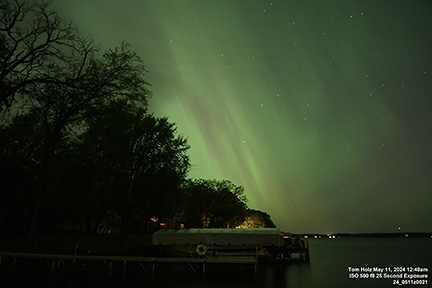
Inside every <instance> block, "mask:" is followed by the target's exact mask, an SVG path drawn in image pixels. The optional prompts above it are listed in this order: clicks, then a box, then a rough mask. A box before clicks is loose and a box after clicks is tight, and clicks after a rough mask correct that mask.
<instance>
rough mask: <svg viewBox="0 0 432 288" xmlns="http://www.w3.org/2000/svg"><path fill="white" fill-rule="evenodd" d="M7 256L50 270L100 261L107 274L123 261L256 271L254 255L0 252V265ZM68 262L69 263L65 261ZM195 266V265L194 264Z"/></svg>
mask: <svg viewBox="0 0 432 288" xmlns="http://www.w3.org/2000/svg"><path fill="white" fill-rule="evenodd" d="M7 258H11V259H13V260H12V264H11V265H10V266H11V267H12V268H14V266H15V263H16V259H17V258H24V259H43V260H46V263H47V265H48V266H49V268H50V269H51V272H55V270H56V269H59V268H60V267H61V268H65V267H69V268H70V269H71V270H73V269H74V267H75V266H76V264H77V262H78V261H80V262H91V261H93V262H94V261H101V264H102V263H103V264H105V265H106V266H107V268H108V275H109V276H110V275H111V272H112V263H113V262H122V263H123V272H126V266H127V263H128V262H138V263H139V264H140V266H141V268H142V269H143V270H144V272H147V269H146V268H145V267H144V265H143V264H145V263H147V264H150V266H151V270H152V272H154V271H155V269H156V264H158V263H187V264H188V265H189V266H190V267H191V268H192V270H193V271H194V272H195V273H198V272H197V271H196V269H195V268H194V266H193V264H194V265H197V264H201V265H202V272H203V273H205V271H206V264H238V265H246V264H248V265H254V268H255V269H254V271H255V273H257V272H258V258H257V257H254V256H236V257H233V256H228V257H204V258H187V257H140V256H108V255H107V256H104V255H77V254H75V255H61V254H39V253H19V252H0V266H2V265H4V264H5V263H4V262H6V259H7ZM67 262H69V263H67ZM195 267H196V266H195Z"/></svg>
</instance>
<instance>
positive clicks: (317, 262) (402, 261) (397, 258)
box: [0, 238, 432, 288]
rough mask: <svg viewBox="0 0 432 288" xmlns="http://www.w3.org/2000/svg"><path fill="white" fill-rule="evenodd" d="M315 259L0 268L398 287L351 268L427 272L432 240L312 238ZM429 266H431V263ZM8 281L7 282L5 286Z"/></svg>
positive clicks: (85, 277)
mask: <svg viewBox="0 0 432 288" xmlns="http://www.w3.org/2000/svg"><path fill="white" fill-rule="evenodd" d="M309 244H310V253H311V262H310V263H307V262H302V261H298V260H292V261H289V262H287V263H268V264H264V265H260V271H259V273H258V274H255V273H254V267H253V265H243V266H239V265H235V264H230V265H210V264H207V265H206V273H205V274H203V273H202V266H200V265H198V266H195V267H194V269H195V270H196V271H197V273H195V272H194V271H193V270H192V269H191V267H189V266H188V264H172V263H171V264H169V263H163V264H162V263H161V264H157V265H156V271H155V272H154V273H152V272H151V270H152V269H151V268H152V267H151V265H150V264H146V265H144V268H145V269H146V270H147V273H146V272H145V271H144V270H143V269H142V267H141V266H140V265H139V264H138V263H128V265H127V269H126V272H125V273H123V263H114V266H113V270H112V271H113V272H112V277H108V268H107V266H106V265H104V264H103V263H101V262H98V263H93V265H86V266H85V267H80V268H82V269H75V270H73V271H71V270H70V269H69V268H68V269H63V270H59V269H57V271H56V273H53V274H52V275H50V265H49V263H48V262H46V261H42V260H33V261H29V260H26V261H24V260H23V259H18V260H17V263H16V265H15V269H13V270H12V269H11V268H10V267H9V268H8V265H11V260H9V261H8V262H5V261H3V267H2V268H1V269H0V273H1V275H0V277H1V279H2V285H1V287H11V288H13V287H20V288H21V287H49V288H51V287H69V288H81V287H107V288H123V287H131V288H134V287H163V288H165V287H202V288H210V287H217V288H219V287H223V288H229V287H236V288H238V287H248V288H250V287H278V288H284V287H318V286H319V287H366V286H367V287H394V286H393V285H392V282H391V280H390V279H349V278H348V267H349V266H352V267H361V266H363V267H368V266H369V267H373V266H381V267H385V266H390V267H392V266H415V267H426V268H428V269H429V270H430V269H431V268H432V267H431V266H430V265H431V264H430V263H431V262H430V259H429V257H430V256H429V255H432V239H428V238H419V239H403V238H397V239H384V238H373V239H331V240H330V239H320V240H316V239H311V240H310V241H309ZM428 265H429V266H428ZM3 284H5V285H3Z"/></svg>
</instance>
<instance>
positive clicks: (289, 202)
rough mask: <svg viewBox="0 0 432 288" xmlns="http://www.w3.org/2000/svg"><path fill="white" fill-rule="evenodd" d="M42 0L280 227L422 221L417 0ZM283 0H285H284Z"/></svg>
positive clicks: (422, 48)
mask: <svg viewBox="0 0 432 288" xmlns="http://www.w3.org/2000/svg"><path fill="white" fill-rule="evenodd" d="M65 2H66V1H62V0H56V1H54V4H55V5H56V6H58V7H60V9H61V12H62V14H63V15H64V16H65V18H67V19H71V20H72V21H73V22H74V24H75V25H76V26H78V28H79V29H80V31H81V32H82V33H83V34H85V35H86V34H90V35H93V39H94V40H95V42H96V43H101V46H102V48H103V49H107V48H111V47H115V46H118V45H120V43H121V41H123V40H125V41H126V42H128V43H130V44H132V48H133V49H134V50H135V51H137V53H138V54H139V55H140V56H141V57H142V58H143V59H144V61H145V62H146V63H147V68H148V70H149V71H150V74H149V75H148V81H149V82H150V83H152V85H153V87H152V89H151V90H152V91H153V93H154V95H153V99H152V100H151V101H150V110H151V111H154V112H155V114H156V115H161V116H168V117H169V118H170V120H171V121H172V122H175V123H177V126H178V130H179V132H180V133H182V134H184V135H185V136H187V137H188V138H189V144H190V145H191V146H192V148H191V150H190V156H191V160H192V165H193V167H192V170H191V172H190V177H193V178H205V179H229V180H231V181H232V182H233V183H235V184H236V185H242V186H244V187H245V192H246V194H247V197H248V199H249V203H248V204H249V206H250V207H251V208H254V209H259V210H262V211H265V212H268V213H269V214H270V215H271V216H272V219H273V220H274V222H275V223H276V225H278V227H279V228H280V229H282V230H285V231H291V232H295V233H302V232H320V233H334V232H398V231H432V222H431V221H430V219H432V212H431V211H432V209H431V204H432V193H431V192H432V191H431V187H432V170H431V169H432V167H431V163H432V150H431V143H432V113H431V111H432V109H431V108H432V100H431V99H432V93H431V92H432V69H431V67H432V66H431V64H432V37H431V35H432V21H431V19H432V18H431V17H430V15H431V12H432V4H431V2H430V1H415V0H414V1H411V0H410V1H408V0H402V1H372V0H366V1H346V0H338V1H321V3H320V1H258V0H256V1H234V0H218V1H185V0H168V1H160V0H146V1H142V0H127V1H100V0H99V1H98V0H76V1H68V3H65ZM296 2H297V3H296Z"/></svg>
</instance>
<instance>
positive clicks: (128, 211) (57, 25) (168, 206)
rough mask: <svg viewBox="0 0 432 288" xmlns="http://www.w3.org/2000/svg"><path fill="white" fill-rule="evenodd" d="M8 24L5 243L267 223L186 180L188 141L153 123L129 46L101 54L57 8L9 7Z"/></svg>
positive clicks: (0, 24) (235, 191)
mask: <svg viewBox="0 0 432 288" xmlns="http://www.w3.org/2000/svg"><path fill="white" fill-rule="evenodd" d="M0 19H1V20H0V44H1V45H0V69H1V70H0V113H1V115H0V117H1V118H0V119H1V122H0V192H1V199H0V202H1V203H2V204H0V225H1V226H0V228H1V229H2V230H3V231H8V232H11V231H15V232H23V231H28V233H29V240H30V241H32V240H33V239H34V236H35V234H36V233H37V232H38V231H51V230H53V229H54V228H55V227H58V226H59V225H60V224H62V223H65V222H69V223H77V224H79V225H80V227H81V228H82V230H86V231H87V232H89V233H95V232H96V230H97V227H98V225H99V223H100V221H101V220H103V219H107V218H109V217H111V218H112V217H114V218H116V219H119V221H120V222H121V223H120V225H121V233H122V234H123V235H126V234H127V232H128V227H130V224H131V223H133V222H136V221H139V220H142V219H150V217H152V216H157V217H159V218H160V217H171V218H173V219H175V221H177V222H178V223H181V224H184V225H186V227H235V226H239V225H241V224H242V223H244V222H245V219H246V217H247V215H248V213H249V214H250V215H255V216H257V217H258V218H260V219H264V218H266V215H267V216H268V214H266V213H264V212H260V211H255V212H254V210H250V209H248V208H247V205H246V197H245V195H244V191H243V188H242V187H238V186H236V185H234V184H233V183H231V182H229V181H227V180H223V181H217V180H203V179H195V180H191V179H188V178H187V174H188V171H189V169H190V160H189V157H188V155H187V152H188V149H189V144H188V143H187V139H186V138H185V137H184V136H182V135H179V134H178V133H177V130H176V126H175V124H174V123H171V122H170V121H169V119H168V118H166V117H156V116H154V115H153V114H151V113H149V112H148V99H149V98H150V97H151V96H152V93H151V92H150V90H149V87H150V84H149V83H148V82H147V81H146V79H145V75H146V73H147V72H148V71H147V70H146V67H145V65H144V62H143V60H142V59H141V58H140V57H139V56H138V55H137V54H136V53H135V52H134V51H132V49H131V47H130V45H129V44H127V43H124V42H123V43H121V44H120V46H119V47H117V48H115V49H110V50H107V51H104V52H102V51H101V50H100V49H99V47H98V46H97V45H95V44H94V43H93V42H92V41H91V40H90V38H88V37H83V36H81V35H80V33H79V32H78V31H77V29H75V28H74V27H73V26H72V25H71V24H70V23H68V22H65V21H63V20H62V19H61V17H60V16H59V13H58V12H57V11H56V10H54V9H52V7H51V5H50V4H49V3H47V2H31V3H30V2H27V1H20V0H14V1H11V0H8V1H2V2H1V3H0ZM262 213H264V214H266V215H264V214H262ZM263 217H264V218H263ZM267 218H268V219H267V220H270V217H267ZM256 222H257V223H258V222H259V221H256ZM264 222H265V221H264ZM264 222H262V223H264ZM263 225H264V224H263ZM271 225H273V224H272V222H271V220H270V222H268V221H267V226H271ZM264 226H265V225H264ZM273 226H274V225H273Z"/></svg>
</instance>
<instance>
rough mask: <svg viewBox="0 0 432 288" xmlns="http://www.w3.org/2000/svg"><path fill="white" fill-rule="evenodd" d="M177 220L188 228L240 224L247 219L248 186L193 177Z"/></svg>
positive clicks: (185, 190) (234, 225)
mask: <svg viewBox="0 0 432 288" xmlns="http://www.w3.org/2000/svg"><path fill="white" fill-rule="evenodd" d="M183 193H184V194H183V201H182V206H181V207H180V212H179V213H178V214H177V217H176V222H177V223H178V224H185V226H186V227H188V228H227V227H232V228H234V227H236V226H237V225H240V223H242V222H243V221H244V216H245V212H246V209H247V205H246V202H247V199H246V196H245V195H244V188H243V187H242V186H236V185H234V184H233V183H232V182H230V181H228V180H222V181H217V180H204V179H196V180H189V181H187V182H186V183H185V185H184V187H183Z"/></svg>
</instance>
